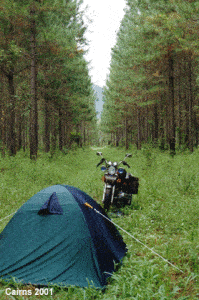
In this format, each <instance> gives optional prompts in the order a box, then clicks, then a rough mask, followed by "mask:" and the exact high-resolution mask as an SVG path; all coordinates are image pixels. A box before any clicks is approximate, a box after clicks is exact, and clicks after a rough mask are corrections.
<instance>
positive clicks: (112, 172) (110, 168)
mask: <svg viewBox="0 0 199 300" xmlns="http://www.w3.org/2000/svg"><path fill="white" fill-rule="evenodd" d="M108 172H109V174H110V175H113V174H115V167H113V166H110V167H109V168H108Z"/></svg>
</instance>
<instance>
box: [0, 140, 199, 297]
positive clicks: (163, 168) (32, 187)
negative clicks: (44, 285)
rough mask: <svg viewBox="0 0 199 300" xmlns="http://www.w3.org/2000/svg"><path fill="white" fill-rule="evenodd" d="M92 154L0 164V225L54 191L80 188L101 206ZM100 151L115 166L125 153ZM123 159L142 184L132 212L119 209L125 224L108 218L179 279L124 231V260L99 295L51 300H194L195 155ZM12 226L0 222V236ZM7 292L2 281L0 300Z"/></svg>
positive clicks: (198, 191) (198, 187)
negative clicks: (32, 199)
mask: <svg viewBox="0 0 199 300" xmlns="http://www.w3.org/2000/svg"><path fill="white" fill-rule="evenodd" d="M96 151H97V150H96ZM96 151H93V150H91V149H89V148H85V149H75V150H74V151H69V152H66V153H65V154H63V153H59V152H56V153H54V155H53V157H52V155H48V154H44V153H39V156H38V159H37V161H30V160H29V158H28V156H27V155H26V153H25V154H24V153H23V152H19V153H18V154H17V155H16V156H15V157H8V156H6V157H5V158H4V159H3V158H0V186H1V189H0V208H1V209H0V219H1V218H3V217H5V216H7V215H9V214H10V213H11V212H14V211H15V210H17V209H18V208H19V207H20V206H21V205H22V204H23V203H24V202H26V201H27V200H28V199H29V198H30V197H31V196H33V195H34V194H35V193H37V192H39V191H40V190H41V189H43V188H45V187H47V186H50V185H54V184H68V185H73V186H75V187H78V188H80V189H82V190H83V191H85V192H86V193H87V194H89V195H90V196H91V197H92V198H94V199H95V200H96V201H97V202H99V203H100V204H101V199H102V192H103V182H102V181H101V176H102V174H103V173H102V172H101V170H100V168H96V164H97V163H98V162H99V156H96ZM100 151H102V152H103V155H104V157H106V158H107V159H108V160H115V161H119V160H121V159H123V158H124V156H125V153H126V151H125V150H124V149H122V148H112V147H111V148H110V147H106V148H104V149H102V150H100ZM128 152H131V153H132V158H129V159H128V163H129V164H130V166H131V169H130V170H128V171H130V172H131V173H132V174H134V175H135V176H137V177H139V178H140V186H139V193H138V195H134V196H133V201H132V205H131V207H125V208H123V209H122V210H123V213H124V216H123V217H117V215H115V214H114V213H113V212H112V211H110V212H109V216H110V217H111V218H112V220H113V221H114V222H115V223H116V224H118V225H119V226H120V227H122V228H124V229H125V230H126V231H127V232H129V233H130V234H131V235H133V236H135V237H136V238H137V239H138V240H140V241H141V242H143V243H144V244H145V245H147V246H148V247H149V248H151V249H153V250H154V251H155V252H157V253H159V254H160V255H161V256H163V257H164V258H165V259H167V260H168V261H169V262H171V263H172V264H174V265H175V266H176V267H177V268H179V269H180V270H182V271H183V273H181V272H180V271H179V270H178V269H176V268H174V267H172V266H170V265H169V264H167V263H166V262H165V261H163V260H161V259H160V258H159V257H158V256H156V255H155V254H154V253H152V252H151V251H149V250H148V249H147V248H145V247H144V246H143V245H141V244H140V243H138V242H136V241H135V240H134V239H133V238H132V237H130V236H129V235H127V234H126V233H124V232H123V231H121V234H122V235H123V238H124V241H125V243H126V244H127V247H128V253H127V255H126V256H125V258H124V259H123V263H122V265H121V266H118V268H117V271H116V272H114V274H113V276H112V277H111V278H110V279H109V281H108V284H107V287H106V289H105V290H104V291H101V290H97V289H95V288H93V287H92V283H91V284H90V285H89V287H88V288H85V289H82V288H78V287H70V288H64V287H53V288H54V294H53V296H51V298H49V299H60V300H65V299H78V300H79V299H103V300H104V299H128V300H129V299H139V300H143V299H144V300H145V299H146V300H162V299H165V300H171V299H179V300H185V299H186V300H187V299H190V300H196V299H198V298H199V282H198V281H199V277H198V276H199V259H198V257H199V227H198V225H199V205H198V203H199V181H198V179H199V151H198V150H195V152H194V153H192V154H191V153H189V152H179V153H178V152H177V154H176V155H175V156H173V157H171V156H170V155H169V152H166V151H165V152H161V151H159V150H157V149H155V148H152V147H149V146H144V147H143V149H142V150H140V151H137V150H136V149H135V148H133V147H132V148H131V149H130V150H128ZM10 218H11V217H9V218H8V219H5V220H4V221H3V222H0V230H3V228H4V227H5V226H6V224H7V222H8V221H9V219H10ZM13 284H14V283H13ZM7 286H8V283H5V282H3V281H1V283H0V297H2V298H1V299H3V300H4V299H7V298H6V297H5V293H4V292H3V293H1V291H5V288H6V287H7ZM32 288H33V289H34V287H32ZM40 298H41V299H43V298H44V299H46V298H45V296H41V297H40ZM17 299H23V298H22V297H20V296H19V297H18V298H17ZM31 299H37V298H36V297H33V296H32V298H31Z"/></svg>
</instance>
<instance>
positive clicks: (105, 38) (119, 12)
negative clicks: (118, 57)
mask: <svg viewBox="0 0 199 300" xmlns="http://www.w3.org/2000/svg"><path fill="white" fill-rule="evenodd" d="M83 1H84V3H83V5H82V8H83V7H85V6H86V5H88V9H87V11H86V13H85V14H86V16H87V17H88V18H90V19H92V23H91V24H89V25H88V30H87V33H86V38H87V40H88V41H90V42H89V52H88V54H87V55H86V56H85V58H86V60H88V61H91V63H90V68H92V69H91V70H90V75H91V79H92V82H93V83H94V84H96V85H99V86H101V87H103V86H104V85H105V82H106V77H107V74H108V73H109V71H108V69H109V65H110V60H111V48H112V47H113V46H114V45H115V43H116V33H117V31H118V29H119V27H120V22H121V20H122V18H123V16H124V8H125V4H126V2H125V0H100V1H99V0H83Z"/></svg>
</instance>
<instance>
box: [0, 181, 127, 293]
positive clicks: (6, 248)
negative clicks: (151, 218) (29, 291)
mask: <svg viewBox="0 0 199 300" xmlns="http://www.w3.org/2000/svg"><path fill="white" fill-rule="evenodd" d="M86 202H87V203H89V204H90V205H92V206H93V207H94V208H96V209H97V210H99V211H100V212H101V213H103V214H105V213H104V211H103V209H102V207H101V206H100V205H99V204H97V203H96V202H95V201H94V200H93V199H92V198H91V197H90V196H88V195H87V194H86V193H84V192H83V191H81V190H79V189H77V188H75V187H71V186H68V185H54V186H51V187H48V188H46V189H43V190H41V191H40V192H38V193H37V194H35V195H34V196H33V197H31V198H30V199H29V200H28V201H27V202H26V203H25V204H24V205H22V207H21V208H20V209H19V210H18V211H17V212H16V214H15V215H14V216H13V218H12V219H11V220H10V222H9V223H8V224H7V226H6V227H5V228H4V230H3V231H2V233H1V234H0V254H1V255H0V278H2V279H5V280H9V279H11V278H12V277H14V278H15V280H18V281H20V282H22V283H24V284H28V283H31V284H35V285H47V284H61V285H65V286H69V285H75V286H80V287H86V286H88V285H89V283H90V284H93V285H94V286H95V287H98V288H103V287H104V286H105V285H106V283H107V277H109V276H110V275H111V274H112V272H113V271H114V262H120V261H121V259H122V258H123V257H124V255H125V253H126V252H127V248H126V245H125V243H124V242H123V240H122V237H121V235H120V233H119V232H118V231H117V229H116V228H115V227H114V225H112V224H111V223H110V222H109V221H108V220H106V219H104V218H103V217H102V216H101V215H99V214H97V213H96V212H95V211H94V210H92V209H90V208H88V207H86V206H85V205H84V203H86Z"/></svg>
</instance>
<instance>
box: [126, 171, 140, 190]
mask: <svg viewBox="0 0 199 300" xmlns="http://www.w3.org/2000/svg"><path fill="white" fill-rule="evenodd" d="M138 187H139V178H138V177H135V176H132V175H130V176H129V178H128V192H129V194H137V193H138Z"/></svg>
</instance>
